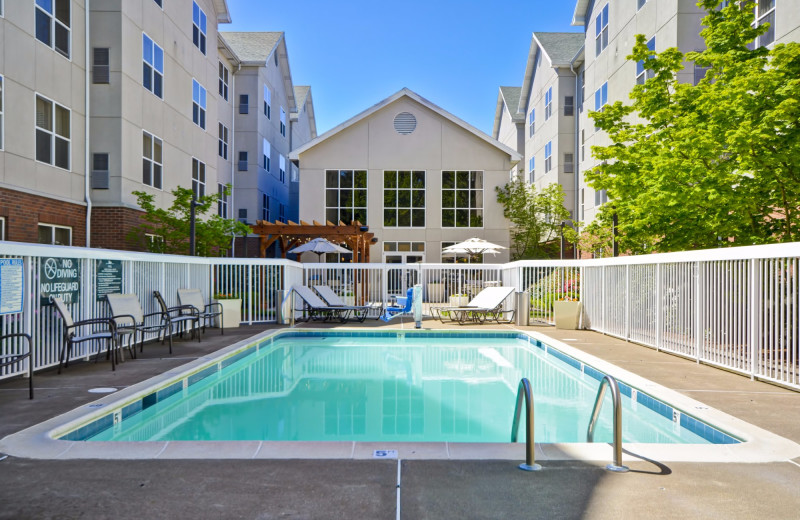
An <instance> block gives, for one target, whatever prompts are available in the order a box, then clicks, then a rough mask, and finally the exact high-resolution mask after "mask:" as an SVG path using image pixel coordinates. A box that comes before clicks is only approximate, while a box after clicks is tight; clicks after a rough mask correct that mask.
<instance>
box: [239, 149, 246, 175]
mask: <svg viewBox="0 0 800 520" xmlns="http://www.w3.org/2000/svg"><path fill="white" fill-rule="evenodd" d="M238 169H239V171H240V172H246V171H247V152H239V168H238Z"/></svg>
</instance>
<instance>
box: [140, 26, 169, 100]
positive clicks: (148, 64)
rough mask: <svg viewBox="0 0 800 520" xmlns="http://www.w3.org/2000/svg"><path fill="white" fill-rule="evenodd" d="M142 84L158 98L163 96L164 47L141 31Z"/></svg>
mask: <svg viewBox="0 0 800 520" xmlns="http://www.w3.org/2000/svg"><path fill="white" fill-rule="evenodd" d="M142 61H143V64H142V85H144V88H146V89H147V90H149V91H150V92H152V93H153V94H155V95H156V96H158V97H160V98H162V99H163V98H164V92H163V89H164V85H163V83H164V49H162V48H161V47H159V46H158V45H156V43H155V42H154V41H153V40H151V39H150V37H149V36H147V35H146V34H144V33H142Z"/></svg>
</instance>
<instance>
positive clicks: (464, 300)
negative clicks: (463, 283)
mask: <svg viewBox="0 0 800 520" xmlns="http://www.w3.org/2000/svg"><path fill="white" fill-rule="evenodd" d="M468 303H469V296H451V297H450V307H463V306H464V305H466V304H468Z"/></svg>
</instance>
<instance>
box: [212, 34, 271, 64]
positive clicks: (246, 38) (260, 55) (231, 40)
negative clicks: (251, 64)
mask: <svg viewBox="0 0 800 520" xmlns="http://www.w3.org/2000/svg"><path fill="white" fill-rule="evenodd" d="M220 34H221V35H222V37H223V38H224V39H225V41H226V42H228V45H229V46H230V47H231V49H233V52H235V53H236V55H237V56H238V57H239V59H241V60H242V61H243V62H248V61H257V62H264V61H267V58H269V55H270V54H272V50H273V49H274V48H275V46H276V45H277V44H278V42H279V41H280V40H281V38H282V37H283V33H282V32H222V31H220Z"/></svg>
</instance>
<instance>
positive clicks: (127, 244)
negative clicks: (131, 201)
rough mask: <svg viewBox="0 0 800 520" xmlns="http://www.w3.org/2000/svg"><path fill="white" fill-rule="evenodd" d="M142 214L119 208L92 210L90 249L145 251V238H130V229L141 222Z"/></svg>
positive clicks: (97, 208) (96, 208) (133, 210)
mask: <svg viewBox="0 0 800 520" xmlns="http://www.w3.org/2000/svg"><path fill="white" fill-rule="evenodd" d="M142 215H144V212H142V211H137V210H135V209H130V208H121V207H110V208H106V207H93V208H92V247H102V248H105V249H122V250H125V251H147V246H146V244H147V242H146V239H145V237H143V236H142V237H138V236H137V237H133V238H132V237H130V236H129V234H130V232H131V229H133V228H134V227H136V226H138V225H140V224H141V222H142V219H141V217H142Z"/></svg>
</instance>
